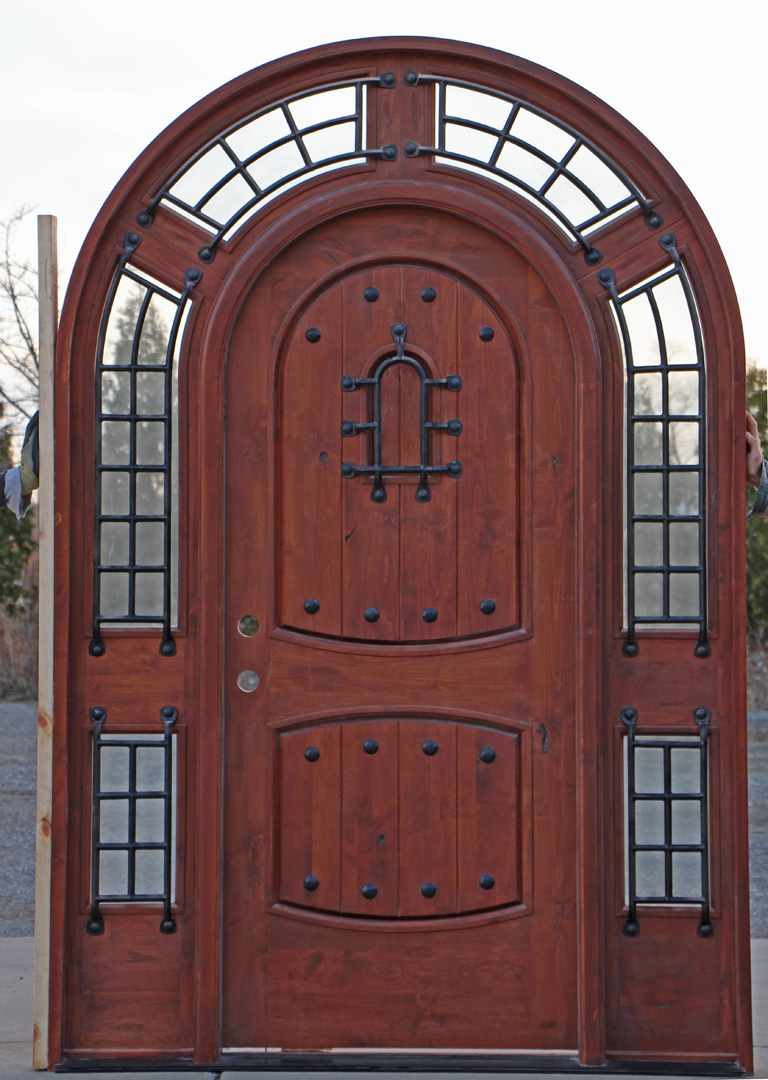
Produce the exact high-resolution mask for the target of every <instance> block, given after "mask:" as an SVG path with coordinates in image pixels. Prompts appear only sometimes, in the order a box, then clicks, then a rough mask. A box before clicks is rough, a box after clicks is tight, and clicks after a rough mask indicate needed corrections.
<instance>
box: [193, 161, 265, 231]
mask: <svg viewBox="0 0 768 1080" xmlns="http://www.w3.org/2000/svg"><path fill="white" fill-rule="evenodd" d="M255 197H256V192H255V191H254V190H253V188H252V187H251V185H250V184H248V183H246V181H245V180H244V179H243V178H242V176H240V175H239V174H238V173H235V174H234V176H233V177H232V179H231V180H228V181H227V183H226V184H225V185H224V187H222V188H219V190H218V191H217V192H216V194H215V195H213V196H212V197H211V199H210V200H209V201H208V202H207V203H205V204H204V205H203V206H202V207H201V209H202V210H203V211H204V213H206V214H208V215H209V216H210V217H212V218H214V220H215V221H218V222H220V223H221V224H222V225H225V224H226V223H227V222H228V221H229V219H230V218H231V217H234V216H235V214H236V213H237V212H238V210H240V209H242V207H243V206H245V204H246V203H248V202H250V201H251V199H253V198H255Z"/></svg>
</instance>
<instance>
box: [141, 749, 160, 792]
mask: <svg viewBox="0 0 768 1080" xmlns="http://www.w3.org/2000/svg"><path fill="white" fill-rule="evenodd" d="M164 787H165V748H164V747H162V746H158V747H154V746H137V747H136V790H137V791H162V790H163V789H164Z"/></svg>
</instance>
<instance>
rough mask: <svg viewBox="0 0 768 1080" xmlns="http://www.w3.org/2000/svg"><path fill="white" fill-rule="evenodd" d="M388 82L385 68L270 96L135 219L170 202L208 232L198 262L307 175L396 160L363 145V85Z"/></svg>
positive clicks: (390, 151) (147, 220)
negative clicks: (277, 97)
mask: <svg viewBox="0 0 768 1080" xmlns="http://www.w3.org/2000/svg"><path fill="white" fill-rule="evenodd" d="M394 85H395V76H394V75H393V74H392V73H391V72H387V73H385V74H383V75H380V76H374V77H370V78H362V79H355V80H348V81H344V82H334V83H328V84H324V85H321V86H316V87H313V88H312V89H311V90H308V91H307V90H304V91H302V92H301V93H300V94H294V95H293V96H291V97H287V98H284V99H282V100H279V101H273V102H271V103H270V104H269V105H266V106H265V107H264V108H263V109H260V110H259V111H258V112H255V113H252V114H250V115H249V116H247V117H246V118H245V119H244V120H239V121H238V122H237V123H236V124H233V125H232V126H231V127H228V128H227V129H226V130H225V131H222V132H221V134H219V135H217V136H216V137H215V138H214V139H211V140H210V141H209V142H207V143H206V144H205V145H204V146H203V147H201V148H200V150H198V151H197V153H196V154H195V155H194V156H193V157H192V158H190V159H189V160H188V161H186V162H185V163H184V164H183V165H182V166H181V168H179V169H177V170H176V172H175V173H174V174H173V176H171V178H170V180H169V181H168V182H167V183H166V184H165V185H164V186H163V187H162V188H161V190H160V191H159V192H158V193H157V194H156V195H155V196H154V198H153V199H152V200H151V201H150V203H149V205H148V206H147V207H145V209H144V210H142V211H141V212H140V213H139V215H138V217H137V219H136V220H137V221H138V223H139V224H140V225H142V226H144V227H148V226H150V225H151V224H152V222H153V220H154V215H155V211H156V210H157V207H158V206H159V205H160V204H161V203H164V204H166V205H167V206H170V207H172V208H173V209H174V210H176V211H177V212H179V213H181V214H182V215H184V216H186V217H188V218H190V219H191V220H192V221H193V222H195V224H197V225H199V226H200V227H201V228H203V229H205V230H207V231H208V232H210V233H211V234H212V235H211V238H210V240H208V242H207V243H206V244H205V245H204V246H203V247H202V248H201V249H200V251H199V257H200V258H201V259H202V260H203V262H211V260H212V259H213V258H214V256H215V254H216V248H217V247H218V245H219V244H220V243H221V241H222V240H223V239H225V238H227V237H228V236H229V235H230V234H231V233H232V232H233V231H234V230H235V228H237V226H238V225H239V224H240V223H241V222H242V221H243V219H244V218H246V217H247V216H249V215H250V214H252V213H253V212H254V211H255V210H257V209H258V208H259V207H260V206H261V205H262V204H263V203H264V202H265V201H266V200H267V199H269V197H270V196H272V195H274V194H275V193H277V192H279V191H282V190H285V189H286V188H288V187H289V186H291V185H293V184H295V183H297V182H298V181H300V180H302V179H303V178H304V177H305V176H308V175H309V174H311V173H317V172H321V171H328V170H330V169H336V168H339V167H342V166H346V165H354V164H359V163H362V162H365V161H366V160H367V159H370V158H383V159H384V160H386V161H393V160H395V159H396V158H397V148H396V147H395V146H383V147H381V148H372V147H369V146H367V145H366V130H365V128H366V123H365V120H366V94H367V90H368V88H369V87H372V86H378V87H384V88H390V87H392V86H394ZM345 92H346V93H345ZM323 105H325V106H327V107H326V108H325V109H323V108H322V106H323ZM350 105H351V107H350ZM340 106H341V111H339V107H340ZM334 140H335V144H334Z"/></svg>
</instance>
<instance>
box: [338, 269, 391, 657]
mask: <svg viewBox="0 0 768 1080" xmlns="http://www.w3.org/2000/svg"><path fill="white" fill-rule="evenodd" d="M369 287H372V288H376V289H378V292H379V296H378V299H377V300H375V301H373V302H369V301H367V300H365V299H364V296H363V293H364V290H365V289H366V288H369ZM343 290H344V291H343V296H344V300H343V305H344V307H343V319H344V370H343V374H345V375H354V376H356V377H358V378H367V377H368V376H369V374H370V368H371V365H372V362H373V357H374V355H375V354H376V353H377V352H379V351H381V350H382V349H384V348H386V347H388V346H391V348H392V351H393V352H394V343H393V340H392V329H391V327H392V324H393V323H396V322H398V321H399V320H400V314H401V309H400V269H399V267H384V268H380V269H378V268H377V269H373V270H370V271H366V272H364V273H363V274H357V275H355V276H353V277H350V278H349V279H348V280H347V281H345V282H344V286H343ZM391 374H392V373H390V375H391ZM385 381H386V380H385ZM368 394H369V391H368V390H366V389H364V388H363V389H360V390H355V391H353V392H351V393H347V394H343V395H341V396H343V398H344V402H343V404H344V417H345V419H347V418H348V419H351V420H357V421H366V420H368V419H369V411H368V408H367V405H366V402H367V400H368ZM397 402H398V399H397V396H396V395H387V396H386V398H385V399H384V400H383V402H382V405H383V407H384V406H386V408H383V409H382V426H383V427H386V428H389V429H392V427H393V426H394V428H395V430H397V428H398V425H399V415H398V408H397ZM343 444H344V445H343V452H344V455H345V460H347V461H353V462H356V463H357V464H363V463H367V464H370V462H371V457H370V452H369V447H368V438H367V436H365V435H357V436H354V437H353V438H348V439H344V440H343ZM342 484H343V488H342V491H343V499H344V536H343V555H342V566H343V590H344V599H343V634H344V636H345V637H354V638H363V639H371V640H374V641H376V640H390V641H393V640H394V641H396V640H398V639H399V637H400V589H399V577H400V485H398V484H389V483H387V482H386V481H385V487H386V491H387V501H386V502H383V503H375V502H373V501H372V499H371V485H370V484H369V483H365V482H364V481H363V480H362V478H360V477H354V478H352V479H350V480H343V481H342ZM369 608H376V610H377V612H378V618H377V619H376V620H375V621H373V622H369V621H368V620H366V619H365V615H364V613H365V611H366V610H367V609H369Z"/></svg>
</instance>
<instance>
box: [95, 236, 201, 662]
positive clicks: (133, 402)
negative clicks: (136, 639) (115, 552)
mask: <svg viewBox="0 0 768 1080" xmlns="http://www.w3.org/2000/svg"><path fill="white" fill-rule="evenodd" d="M140 243H141V238H140V237H139V236H138V234H137V233H128V234H127V235H126V237H125V241H124V247H123V254H122V257H121V259H120V262H119V263H118V266H117V269H116V271H115V274H114V277H113V279H112V282H111V284H110V287H109V292H108V294H107V300H106V303H105V305H104V310H103V312H102V316H101V323H100V326H99V336H98V341H97V356H96V379H95V417H96V439H95V449H96V494H95V509H96V513H95V515H94V530H95V531H94V560H93V636H92V638H91V642H90V645H89V652H90V653H91V655H92V656H102V655H103V654H104V652H105V650H106V645H105V642H104V638H103V636H102V632H101V630H102V625H103V624H104V623H110V624H111V623H121V624H132V625H157V624H158V622H159V623H160V624H161V626H162V641H161V643H160V652H161V654H162V655H163V656H173V655H174V653H175V652H176V644H175V642H174V640H173V636H172V633H171V607H172V598H171V576H172V567H171V561H172V549H171V517H172V500H173V494H172V488H173V484H172V459H173V430H172V410H173V365H174V356H175V353H176V344H177V339H178V335H179V329H180V327H181V322H182V318H183V316H184V311H185V308H186V304H187V300H188V299H189V295H190V292H191V290H192V289H193V288H194V286H195V285H197V284H198V283H199V281H200V279H201V277H202V273H201V271H200V270H198V269H197V268H195V267H191V268H189V269H188V270H187V271H186V273H185V275H184V284H183V287H182V290H181V292H180V293H172V292H170V291H169V290H166V289H164V288H163V287H162V286H160V285H158V284H156V283H155V282H154V281H152V280H150V279H149V278H148V277H145V276H143V275H142V274H141V273H140V272H138V271H136V270H135V269H133V268H131V267H130V265H129V260H130V259H131V257H132V255H133V254H134V252H135V251H136V248H137V247H138V246H139V244H140ZM124 278H127V279H129V280H130V281H132V282H134V283H135V284H137V285H140V286H141V287H142V288H143V289H145V295H144V297H143V299H142V301H141V305H140V307H139V311H138V313H137V316H136V321H135V324H134V326H133V338H132V341H131V353H130V361H129V363H127V364H108V363H105V356H104V350H105V346H106V339H107V330H108V327H109V322H110V317H111V316H112V313H113V307H114V304H115V298H116V295H117V291H118V288H119V286H120V282H121V281H122V280H123V279H124ZM155 296H160V297H162V298H163V299H164V300H166V301H168V302H170V303H172V304H173V305H174V306H175V312H174V316H173V321H172V324H171V326H170V328H169V333H168V340H167V343H166V348H165V356H164V361H163V363H162V364H157V363H155V364H143V363H140V355H139V353H140V348H141V340H142V332H143V329H144V325H145V322H146V319H147V314H148V312H149V309H150V304H151V303H152V300H153V298H154V297H155ZM146 372H156V373H158V374H160V375H162V376H163V402H164V409H163V412H162V413H157V412H152V413H145V412H142V411H140V407H139V406H140V403H139V398H138V379H139V375H140V374H143V373H146ZM117 373H124V374H126V375H127V377H128V379H129V395H128V396H129V405H128V412H105V411H104V407H103V379H104V375H105V374H117ZM106 423H117V424H120V423H122V424H124V425H127V427H128V450H127V459H126V460H125V462H123V463H114V462H105V461H104V446H103V427H102V425H103V424H106ZM147 423H154V424H162V430H163V436H162V438H163V444H162V461H157V462H156V463H154V464H139V462H138V457H139V455H138V449H137V430H138V426H139V424H147ZM109 473H124V474H126V475H127V476H128V512H127V513H123V514H117V513H104V512H103V493H102V483H103V477H104V476H105V475H107V474H109ZM151 474H154V475H159V476H162V477H163V510H162V513H161V514H157V513H156V514H140V513H139V512H138V509H137V498H136V487H137V478H138V477H139V476H140V475H151ZM153 522H154V523H161V524H162V525H163V561H162V563H152V564H150V565H143V564H140V563H139V562H138V561H137V557H136V526H137V524H139V523H141V524H149V523H153ZM105 523H110V524H118V523H124V524H125V525H126V526H127V529H128V562H127V563H125V561H124V560H121V562H120V563H119V564H116V563H109V562H105V561H104V560H103V558H102V526H103V525H104V524H105ZM105 572H108V573H117V572H122V573H126V574H127V576H128V604H127V607H128V610H127V612H125V613H123V614H122V615H105V614H103V612H102V595H103V593H102V575H103V574H104V573H105ZM142 572H145V573H156V574H162V612H161V613H159V614H158V613H155V614H151V615H140V614H137V613H136V574H137V573H142Z"/></svg>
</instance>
